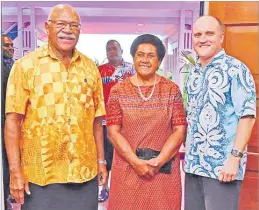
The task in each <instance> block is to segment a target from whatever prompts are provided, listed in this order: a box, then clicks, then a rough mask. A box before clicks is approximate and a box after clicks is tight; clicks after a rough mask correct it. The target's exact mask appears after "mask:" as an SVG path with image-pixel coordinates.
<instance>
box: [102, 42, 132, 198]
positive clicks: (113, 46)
mask: <svg viewBox="0 0 259 210" xmlns="http://www.w3.org/2000/svg"><path fill="white" fill-rule="evenodd" d="M122 53H123V50H122V49H121V45H120V43H119V42H118V41H116V40H109V41H108V42H107V44H106V55H107V58H108V63H105V64H103V65H101V66H99V67H98V68H99V71H100V74H101V77H102V83H103V93H104V102H105V106H107V102H108V99H109V95H110V90H111V88H112V87H113V86H114V85H115V84H117V83H118V82H120V81H122V80H123V79H125V78H126V77H130V76H132V75H134V74H135V68H134V66H133V64H131V63H129V62H125V61H124V60H123V58H122ZM103 127H104V128H103V129H104V134H103V135H104V150H105V159H106V163H105V164H107V170H108V171H110V170H111V165H112V158H113V146H112V144H111V143H110V140H109V139H108V137H107V128H106V121H105V119H104V120H103ZM108 196H109V191H108V183H106V184H105V185H104V186H103V189H102V190H101V191H100V193H99V198H98V200H99V202H104V201H106V200H107V199H108Z"/></svg>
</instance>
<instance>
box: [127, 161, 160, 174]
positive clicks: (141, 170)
mask: <svg viewBox="0 0 259 210" xmlns="http://www.w3.org/2000/svg"><path fill="white" fill-rule="evenodd" d="M132 167H133V169H134V171H135V172H136V173H137V174H138V175H139V176H141V177H144V178H148V179H150V178H152V177H153V176H154V175H155V173H154V170H153V169H152V167H151V166H149V165H148V163H147V161H146V160H141V159H138V160H137V161H135V162H134V163H133V164H132Z"/></svg>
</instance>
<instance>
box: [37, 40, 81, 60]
mask: <svg viewBox="0 0 259 210" xmlns="http://www.w3.org/2000/svg"><path fill="white" fill-rule="evenodd" d="M46 56H50V57H51V58H54V59H57V60H58V58H57V56H56V55H55V53H54V52H53V50H52V49H51V46H50V45H49V44H45V45H43V46H42V47H41V48H40V52H39V57H40V58H42V57H46ZM80 57H81V53H80V52H79V51H78V50H77V49H76V48H75V49H74V53H73V57H72V59H71V62H73V61H76V60H77V59H78V58H80Z"/></svg>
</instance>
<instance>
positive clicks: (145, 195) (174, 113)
mask: <svg viewBox="0 0 259 210" xmlns="http://www.w3.org/2000/svg"><path fill="white" fill-rule="evenodd" d="M152 88H153V86H143V87H141V91H142V93H143V94H144V95H145V96H148V95H149V94H150V93H151V91H152ZM106 120H107V126H110V125H122V130H121V133H122V135H123V136H124V137H125V138H126V139H127V141H128V142H129V143H130V145H131V147H132V149H133V150H134V151H135V150H136V148H137V147H139V148H144V147H148V148H151V149H154V150H159V151H160V150H161V149H162V147H163V145H164V143H165V141H166V140H167V139H168V137H169V136H170V135H171V134H172V126H174V125H175V126H176V125H187V123H186V118H185V111H184V108H183V103H182V97H181V93H180V90H179V88H178V86H177V85H176V84H174V83H173V82H171V81H169V80H167V79H165V78H163V77H161V79H160V81H159V82H158V83H157V84H156V87H155V91H154V94H153V96H152V97H151V99H150V100H149V101H144V100H143V99H142V98H140V96H139V92H138V88H137V86H135V85H133V84H132V83H131V81H130V79H129V78H127V79H125V80H124V81H123V82H121V83H118V84H117V85H115V86H114V87H113V88H112V90H111V94H110V97H109V101H108V106H107V116H106ZM181 196H182V192H181V178H180V159H179V155H176V158H175V160H174V161H173V163H172V173H171V174H170V175H168V174H161V173H159V174H157V175H155V176H154V177H153V178H152V179H151V180H147V179H145V178H141V177H140V176H138V175H137V174H136V173H135V171H134V169H133V168H132V167H131V166H130V165H129V163H128V162H126V161H125V160H124V159H123V158H121V156H120V155H119V154H118V153H117V152H116V150H115V153H114V159H113V165H112V173H111V189H110V197H109V203H108V210H180V209H181Z"/></svg>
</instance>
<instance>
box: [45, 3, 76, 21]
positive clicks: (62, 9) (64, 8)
mask: <svg viewBox="0 0 259 210" xmlns="http://www.w3.org/2000/svg"><path fill="white" fill-rule="evenodd" d="M64 13H69V14H70V17H71V19H74V20H77V21H78V22H80V16H79V14H78V13H77V12H76V11H75V9H74V8H73V7H71V6H70V5H68V4H58V5H56V6H55V7H53V8H52V9H51V11H50V13H49V16H48V20H55V19H57V18H60V19H62V18H63V16H64V15H62V14H64Z"/></svg>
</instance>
